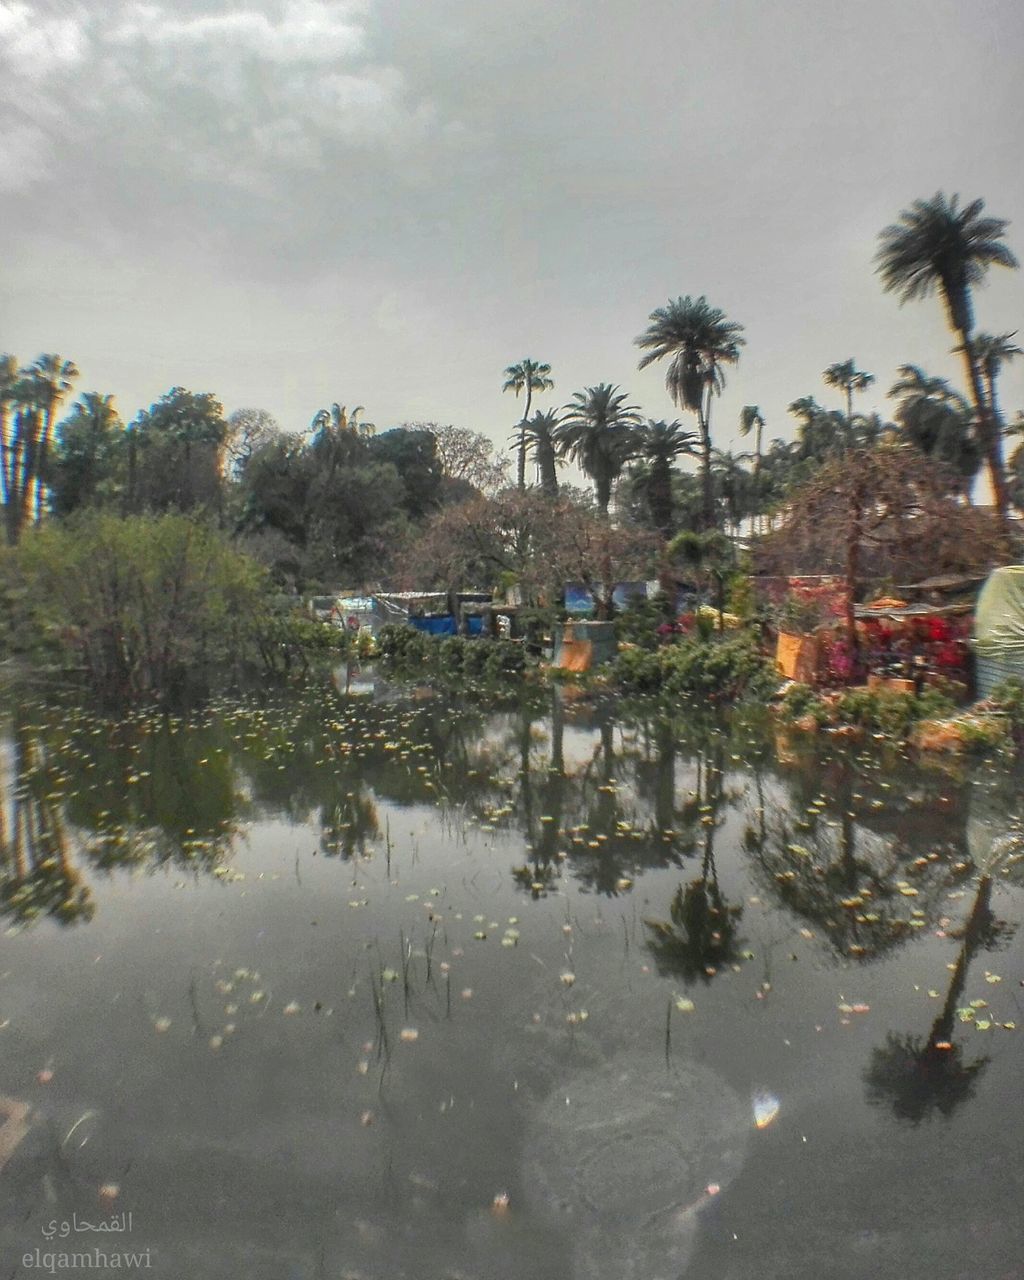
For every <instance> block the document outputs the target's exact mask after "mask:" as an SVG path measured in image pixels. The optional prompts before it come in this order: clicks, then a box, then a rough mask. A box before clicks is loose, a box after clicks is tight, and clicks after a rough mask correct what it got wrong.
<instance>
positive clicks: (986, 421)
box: [959, 329, 1009, 520]
mask: <svg viewBox="0 0 1024 1280" xmlns="http://www.w3.org/2000/svg"><path fill="white" fill-rule="evenodd" d="M959 335H960V349H961V351H962V352H963V357H964V362H965V364H966V365H967V379H968V382H969V384H970V388H971V395H972V397H973V399H974V411H975V413H976V414H977V415H978V434H979V436H980V437H981V447H982V450H983V451H984V454H985V460H986V462H987V463H988V474H989V479H990V480H991V482H992V495H993V498H994V500H995V506H996V510H997V511H998V512H999V515H1000V517H1001V518H1002V519H1003V520H1005V519H1006V513H1007V509H1008V506H1009V500H1008V496H1007V491H1006V466H1005V463H1004V462H1003V440H1002V436H1001V434H1000V432H999V426H998V423H997V422H996V421H995V416H994V412H993V410H992V408H991V406H990V405H989V403H988V401H987V400H986V398H985V390H984V387H983V386H982V381H981V374H980V372H979V371H978V362H977V360H976V359H975V358H974V353H973V351H972V348H971V343H972V338H971V334H970V332H969V330H967V329H961V330H959Z"/></svg>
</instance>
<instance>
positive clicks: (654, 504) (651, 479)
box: [637, 418, 697, 539]
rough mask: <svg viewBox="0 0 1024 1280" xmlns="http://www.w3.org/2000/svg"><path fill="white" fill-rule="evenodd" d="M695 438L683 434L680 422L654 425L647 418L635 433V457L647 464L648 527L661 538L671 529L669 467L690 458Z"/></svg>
mask: <svg viewBox="0 0 1024 1280" xmlns="http://www.w3.org/2000/svg"><path fill="white" fill-rule="evenodd" d="M696 441H697V436H696V435H695V434H694V433H693V432H692V431H684V430H683V425H682V423H681V422H678V421H675V422H665V421H658V422H655V421H654V420H653V419H652V418H648V419H647V421H646V422H645V423H643V424H642V425H641V426H640V428H639V429H638V431H637V456H638V457H639V458H642V459H643V461H644V462H646V463H647V465H648V471H647V473H646V477H647V478H646V484H645V488H646V497H647V506H648V510H649V512H650V519H651V525H652V526H653V527H654V528H655V529H657V530H658V532H659V533H660V534H661V536H662V537H663V538H666V539H667V538H668V537H669V536H670V534H671V533H672V527H673V516H674V511H673V501H672V464H673V463H674V462H675V460H676V459H677V458H682V457H692V456H693V454H694V453H695V452H696V450H695V449H694V445H695V443H696Z"/></svg>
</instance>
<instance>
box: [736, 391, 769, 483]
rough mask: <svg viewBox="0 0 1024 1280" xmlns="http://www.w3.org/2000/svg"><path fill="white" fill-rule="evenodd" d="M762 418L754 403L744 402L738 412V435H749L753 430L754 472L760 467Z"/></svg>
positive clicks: (762, 434)
mask: <svg viewBox="0 0 1024 1280" xmlns="http://www.w3.org/2000/svg"><path fill="white" fill-rule="evenodd" d="M764 425H765V424H764V418H763V417H762V415H761V410H760V409H759V408H758V406H757V405H756V404H745V405H744V406H743V411H742V413H741V414H740V435H741V436H749V435H750V433H751V431H753V432H754V474H755V475H757V473H758V471H759V470H760V467H761V441H762V439H763V437H764Z"/></svg>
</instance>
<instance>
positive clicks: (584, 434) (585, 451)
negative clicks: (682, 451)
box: [557, 382, 640, 516]
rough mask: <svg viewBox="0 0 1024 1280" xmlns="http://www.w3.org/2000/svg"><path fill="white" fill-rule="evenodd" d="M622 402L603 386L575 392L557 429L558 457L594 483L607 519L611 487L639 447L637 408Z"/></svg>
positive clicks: (615, 392)
mask: <svg viewBox="0 0 1024 1280" xmlns="http://www.w3.org/2000/svg"><path fill="white" fill-rule="evenodd" d="M625 399H626V392H624V391H622V392H620V391H619V388H618V387H617V386H612V385H611V384H609V383H606V382H602V383H600V384H599V385H598V386H596V387H587V388H586V389H585V390H584V391H576V392H574V393H573V398H572V400H571V401H570V402H569V404H567V405H566V406H565V410H564V412H565V417H564V418H563V419H562V421H561V424H560V425H559V428H558V436H557V441H558V444H557V448H558V453H559V455H560V456H561V457H564V458H569V459H571V461H573V462H575V463H576V464H577V466H578V467H579V468H580V470H581V471H583V472H584V473H585V474H586V475H588V476H589V477H590V479H591V480H593V482H594V490H595V493H596V495H597V506H598V509H599V511H600V512H601V514H602V515H603V516H607V515H608V504H609V502H610V501H611V496H612V485H613V484H614V483H615V481H616V480H617V479H618V478H619V476H620V475H621V474H622V469H623V467H624V466H625V465H626V463H627V462H628V461H629V459H630V458H632V457H635V456H636V453H637V450H638V447H639V440H638V436H637V430H636V429H637V427H638V426H639V425H640V411H639V407H638V406H637V405H634V404H625V403H624V401H625Z"/></svg>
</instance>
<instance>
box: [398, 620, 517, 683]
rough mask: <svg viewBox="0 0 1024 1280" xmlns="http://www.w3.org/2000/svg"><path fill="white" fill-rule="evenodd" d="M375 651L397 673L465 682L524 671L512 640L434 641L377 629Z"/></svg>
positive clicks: (408, 631) (405, 630)
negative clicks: (429, 674) (414, 671)
mask: <svg viewBox="0 0 1024 1280" xmlns="http://www.w3.org/2000/svg"><path fill="white" fill-rule="evenodd" d="M377 651H378V653H379V654H380V656H381V658H383V659H384V660H385V661H386V662H389V663H391V664H392V665H393V666H394V667H395V668H397V669H398V670H399V671H402V670H403V669H404V670H406V671H408V670H410V669H412V668H416V669H417V670H426V671H429V672H432V673H434V674H437V675H440V676H454V677H463V678H465V679H468V680H498V679H501V678H502V677H507V676H510V675H519V674H521V673H522V672H523V671H524V670H525V668H526V652H525V648H524V646H523V645H522V644H518V643H516V642H515V641H512V640H487V639H483V638H476V637H474V638H470V637H467V636H448V637H447V638H446V639H444V640H437V639H435V638H434V637H432V636H428V635H423V634H421V633H420V632H418V631H416V630H415V629H414V628H412V627H407V626H400V625H399V626H386V627H382V628H381V632H380V635H379V636H378V637H377Z"/></svg>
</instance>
